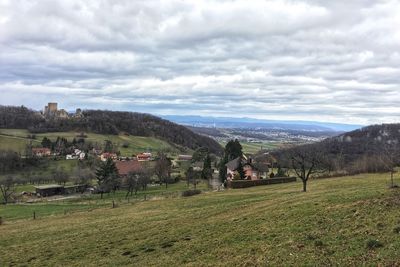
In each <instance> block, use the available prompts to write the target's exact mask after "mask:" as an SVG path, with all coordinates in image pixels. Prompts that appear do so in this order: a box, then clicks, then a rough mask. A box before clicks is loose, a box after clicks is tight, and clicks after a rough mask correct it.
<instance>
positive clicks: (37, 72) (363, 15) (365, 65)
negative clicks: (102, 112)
mask: <svg viewBox="0 0 400 267" xmlns="http://www.w3.org/2000/svg"><path fill="white" fill-rule="evenodd" d="M399 14H400V1H395V0H393V1H392V0H351V1H348V0H337V1H325V0H299V1H289V0H269V1H262V0H252V1H235V0H229V1H228V0H227V1H225V0H218V1H211V0H204V1H199V0H193V1H183V0H179V1H178V0H168V1H155V0H146V1H134V0H119V1H115V0H80V1H78V0H65V1H62V0H29V1H28V0H0V105H25V106H28V107H31V108H34V109H40V108H42V107H43V106H44V105H45V104H46V103H47V102H58V103H59V107H62V108H65V109H67V110H74V108H77V107H80V108H84V109H92V108H96V109H109V110H128V111H138V112H146V113H152V114H162V115H172V114H177V115H204V116H229V117H252V118H259V119H275V120H282V119H285V120H313V121H326V122H340V123H357V124H373V123H382V122H400V101H399V100H400V16H399Z"/></svg>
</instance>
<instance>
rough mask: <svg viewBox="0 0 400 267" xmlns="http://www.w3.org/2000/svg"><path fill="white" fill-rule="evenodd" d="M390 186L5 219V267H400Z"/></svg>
mask: <svg viewBox="0 0 400 267" xmlns="http://www.w3.org/2000/svg"><path fill="white" fill-rule="evenodd" d="M396 179H398V177H397V178H396ZM387 182H388V175H387V174H380V175H360V176H353V177H343V178H338V179H323V180H315V181H311V182H310V185H309V192H308V193H302V192H300V188H301V185H300V184H299V183H292V184H280V185H273V186H262V187H255V188H251V189H243V190H228V191H225V192H212V193H206V194H202V195H199V196H195V197H191V198H172V199H171V198H169V199H158V200H151V201H141V202H135V203H125V204H124V203H120V204H118V205H119V206H118V207H117V208H115V209H111V199H110V200H109V202H108V203H105V204H107V206H109V208H99V209H95V210H92V211H91V212H77V213H71V214H70V213H67V214H66V215H57V216H50V217H44V218H39V219H37V220H35V221H33V220H29V221H28V220H21V221H12V222H7V221H5V225H2V226H0V233H1V234H0V247H1V248H2V249H1V250H0V265H1V266H8V265H23V264H28V263H29V266H54V265H68V266H99V265H103V266H129V265H135V266H182V265H189V266H265V265H268V266H293V265H294V266H330V265H339V266H359V265H380V266H397V265H399V264H400V254H399V251H400V234H399V233H400V230H399V229H400V221H399V210H398V205H399V201H400V195H399V193H400V192H399V191H395V190H388V189H387ZM31 205H32V204H31ZM60 205H62V204H61V203H60ZM6 208H8V207H0V212H1V209H6ZM10 208H12V207H11V206H10ZM65 208H68V207H67V206H65ZM377 240H378V241H377ZM374 244H379V246H381V247H378V246H377V247H374Z"/></svg>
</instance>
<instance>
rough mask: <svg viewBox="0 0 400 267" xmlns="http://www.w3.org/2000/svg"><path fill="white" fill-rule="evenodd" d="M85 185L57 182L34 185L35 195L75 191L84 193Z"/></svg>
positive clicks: (46, 195)
mask: <svg viewBox="0 0 400 267" xmlns="http://www.w3.org/2000/svg"><path fill="white" fill-rule="evenodd" d="M86 188H87V186H86V185H70V186H63V185H57V184H51V185H42V186H35V192H36V195H37V196H41V197H50V196H55V195H66V194H75V193H84V192H85V190H86Z"/></svg>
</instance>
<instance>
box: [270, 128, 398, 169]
mask: <svg viewBox="0 0 400 267" xmlns="http://www.w3.org/2000/svg"><path fill="white" fill-rule="evenodd" d="M399 145H400V124H382V125H371V126H367V127H364V128H361V129H358V130H355V131H351V132H348V133H344V134H341V135H339V136H336V137H331V138H327V139H325V140H323V141H321V142H317V143H313V144H307V145H305V146H306V148H307V150H309V151H315V152H318V153H320V154H321V155H323V157H324V161H325V163H326V164H327V167H328V168H329V169H330V170H331V171H338V172H345V173H350V174H351V173H353V174H354V173H362V172H379V171H388V170H389V169H388V165H390V164H391V165H398V164H400V158H399V152H400V150H399ZM296 149H297V148H296V147H294V148H289V149H284V150H280V151H275V152H273V153H274V154H275V156H277V157H278V158H279V159H280V161H281V162H285V159H287V158H289V157H290V154H291V153H292V152H293V151H294V150H296ZM388 161H393V162H391V163H388Z"/></svg>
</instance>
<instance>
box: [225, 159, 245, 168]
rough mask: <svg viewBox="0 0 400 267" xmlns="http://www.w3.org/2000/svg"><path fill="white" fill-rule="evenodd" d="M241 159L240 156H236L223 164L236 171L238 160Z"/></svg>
mask: <svg viewBox="0 0 400 267" xmlns="http://www.w3.org/2000/svg"><path fill="white" fill-rule="evenodd" d="M241 160H242V158H241V157H237V158H236V159H233V160H231V161H229V162H228V163H226V164H225V166H226V167H227V168H228V169H230V170H232V171H236V169H237V168H238V167H239V162H240V161H241Z"/></svg>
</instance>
